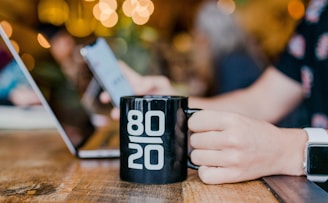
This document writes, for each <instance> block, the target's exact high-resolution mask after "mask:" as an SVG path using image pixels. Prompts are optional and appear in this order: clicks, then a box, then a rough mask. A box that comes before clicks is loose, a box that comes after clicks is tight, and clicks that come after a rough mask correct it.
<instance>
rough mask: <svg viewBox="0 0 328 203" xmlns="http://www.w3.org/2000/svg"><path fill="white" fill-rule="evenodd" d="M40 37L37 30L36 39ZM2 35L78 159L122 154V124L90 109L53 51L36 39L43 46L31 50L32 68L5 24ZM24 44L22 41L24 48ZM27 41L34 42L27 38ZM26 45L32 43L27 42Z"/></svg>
mask: <svg viewBox="0 0 328 203" xmlns="http://www.w3.org/2000/svg"><path fill="white" fill-rule="evenodd" d="M36 36H37V35H36V33H35V39H36ZM0 37H1V38H0V47H1V48H3V49H7V51H8V53H10V54H11V55H12V58H13V60H14V61H15V62H16V63H17V65H18V66H19V68H20V69H21V70H22V72H23V73H24V74H25V76H26V78H27V80H28V81H29V84H30V85H31V87H32V88H33V90H34V91H35V93H36V94H37V95H38V96H39V98H40V101H41V104H42V106H44V108H45V109H46V110H47V111H48V112H49V114H50V117H51V118H52V119H53V120H54V123H55V126H56V128H57V129H58V132H59V134H60V135H61V137H62V138H63V140H64V143H65V144H66V146H67V148H68V150H69V151H70V152H71V153H72V154H73V155H74V156H76V157H78V158H117V157H119V132H118V128H119V127H118V123H117V122H114V121H111V120H110V119H108V122H107V120H106V119H105V117H104V116H100V115H99V114H95V113H93V112H92V111H90V107H88V106H87V105H85V102H83V97H82V96H81V94H80V93H79V92H78V91H77V89H76V88H74V85H72V82H70V81H69V79H68V78H67V77H66V76H65V74H64V73H62V72H61V69H60V67H59V66H58V64H57V63H56V62H55V60H54V59H53V58H52V57H51V54H50V53H49V50H48V49H45V48H42V47H41V46H39V44H38V43H37V41H36V40H35V46H33V49H36V48H35V47H38V46H39V47H38V49H37V51H35V50H34V51H31V52H35V53H31V55H32V54H34V55H32V56H33V57H34V58H35V60H34V64H35V65H34V66H33V69H31V68H30V69H28V68H27V67H29V64H27V63H26V64H25V63H24V62H23V60H22V57H20V56H19V54H18V53H17V52H16V50H15V48H14V45H13V44H12V42H11V41H10V39H9V38H8V37H7V35H6V34H5V32H4V29H3V28H2V27H1V25H0ZM24 43H25V42H23V44H19V43H18V44H19V45H20V46H22V47H24V46H23V45H24ZM26 43H31V41H29V40H28V39H27V40H26ZM26 47H29V46H28V45H25V48H26ZM30 47H31V46H30ZM31 49H32V47H31ZM90 74H91V73H90ZM92 83H93V86H94V85H95V84H94V83H95V81H94V80H92ZM36 116H37V115H36ZM99 121H100V122H99ZM103 121H106V122H105V124H102V125H97V123H98V124H99V123H104V122H103Z"/></svg>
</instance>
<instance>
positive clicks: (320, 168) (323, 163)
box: [307, 145, 328, 175]
mask: <svg viewBox="0 0 328 203" xmlns="http://www.w3.org/2000/svg"><path fill="white" fill-rule="evenodd" d="M307 166H308V167H307V173H308V174H311V175H328V145H310V146H309V147H308V163H307Z"/></svg>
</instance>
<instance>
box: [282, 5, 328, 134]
mask: <svg viewBox="0 0 328 203" xmlns="http://www.w3.org/2000/svg"><path fill="white" fill-rule="evenodd" d="M327 4H328V0H312V1H310V2H309V5H308V7H307V10H306V13H305V17H304V19H303V20H302V21H301V22H300V24H299V25H298V27H297V29H296V31H295V33H294V35H293V36H292V37H291V39H290V41H289V43H288V46H287V47H286V50H285V51H284V52H283V54H282V55H281V57H280V60H279V61H278V63H277V64H276V67H277V68H278V69H279V70H280V71H281V72H283V73H284V74H286V75H287V76H289V77H290V78H292V79H294V80H296V81H298V82H300V83H301V84H302V87H303V91H304V93H305V95H306V98H305V101H304V105H305V106H306V112H307V117H308V126H312V127H322V128H326V129H327V128H328V116H327V115H328V9H327Z"/></svg>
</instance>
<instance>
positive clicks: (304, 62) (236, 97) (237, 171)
mask: <svg viewBox="0 0 328 203" xmlns="http://www.w3.org/2000/svg"><path fill="white" fill-rule="evenodd" d="M327 4H328V2H327V1H318V0H311V1H310V2H309V4H308V7H307V9H306V13H305V16H304V18H303V20H302V21H301V22H300V23H299V25H298V26H297V28H296V30H295V34H294V35H293V36H292V37H291V39H290V41H289V43H288V46H287V47H286V50H285V51H284V52H283V53H282V55H281V57H280V59H279V61H278V62H277V63H276V64H275V65H274V66H273V65H272V66H269V67H268V68H266V70H265V71H264V73H263V74H262V75H261V77H260V78H259V79H258V80H257V81H256V82H255V83H253V84H252V85H251V86H249V87H247V88H244V89H240V90H236V91H233V92H231V93H227V94H224V95H220V96H214V97H211V98H196V97H190V100H189V101H190V102H189V106H190V107H197V108H202V109H204V110H202V111H199V112H197V113H195V114H193V116H191V118H190V119H189V121H188V127H189V129H190V131H191V132H192V134H191V137H190V143H191V146H192V147H193V151H192V153H191V160H192V162H193V163H195V164H197V165H200V167H199V171H198V173H199V177H200V179H201V180H202V181H203V182H204V183H207V184H223V183H235V182H242V181H248V180H253V179H257V178H260V177H264V176H269V175H275V174H283V175H292V176H301V175H305V171H304V168H303V166H304V165H303V164H304V161H305V160H306V157H305V149H306V144H307V141H308V135H307V132H306V131H305V130H304V129H302V128H279V127H277V126H276V125H274V123H276V122H277V121H279V119H281V118H282V117H283V116H284V115H286V114H287V113H288V112H290V111H292V110H293V109H294V108H295V107H296V106H297V105H298V104H299V103H301V102H302V101H304V102H305V105H306V108H307V118H308V123H307V126H308V127H309V126H311V127H318V128H323V129H327V128H328V119H327V118H328V116H327V115H328V108H327V103H328V89H327V85H326V84H325V80H327V78H328V68H327V67H328V48H327V47H328V24H327V23H326V22H327V18H328V16H327V15H328V9H327ZM122 70H123V71H124V73H125V75H126V77H127V78H128V79H129V81H130V83H131V84H132V87H134V88H135V92H136V94H168V95H174V94H177V92H176V91H175V90H174V89H173V87H172V86H171V85H170V81H169V80H168V79H167V78H165V77H162V76H140V75H137V74H136V73H135V72H133V71H132V70H130V69H129V68H127V67H126V66H125V65H122ZM135 84H137V85H135ZM102 99H103V101H105V100H106V99H107V101H108V99H109V97H108V96H107V95H106V94H102ZM111 115H112V116H113V117H116V118H117V117H118V116H119V114H118V111H117V109H116V111H113V112H112V114H111ZM304 127H306V126H304Z"/></svg>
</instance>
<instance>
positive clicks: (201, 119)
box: [188, 110, 239, 132]
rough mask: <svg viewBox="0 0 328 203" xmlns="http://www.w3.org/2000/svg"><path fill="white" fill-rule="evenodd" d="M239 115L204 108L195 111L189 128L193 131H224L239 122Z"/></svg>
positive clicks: (189, 122)
mask: <svg viewBox="0 0 328 203" xmlns="http://www.w3.org/2000/svg"><path fill="white" fill-rule="evenodd" d="M237 119H239V115H238V114H233V113H228V112H223V111H209V110H202V111H199V112H196V113H194V114H193V115H192V116H191V117H190V119H189V121H188V126H189V129H190V130H191V131H193V132H204V131H222V130H224V129H226V128H228V127H230V126H232V125H235V124H236V122H238V120H237Z"/></svg>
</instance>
